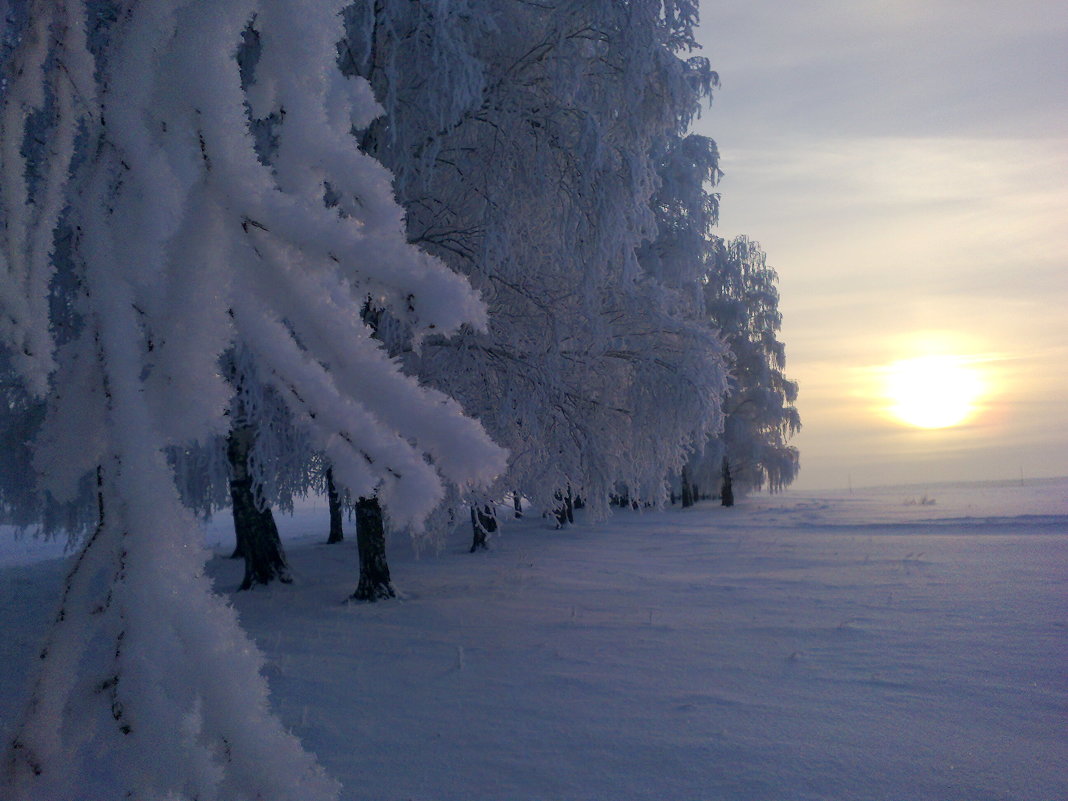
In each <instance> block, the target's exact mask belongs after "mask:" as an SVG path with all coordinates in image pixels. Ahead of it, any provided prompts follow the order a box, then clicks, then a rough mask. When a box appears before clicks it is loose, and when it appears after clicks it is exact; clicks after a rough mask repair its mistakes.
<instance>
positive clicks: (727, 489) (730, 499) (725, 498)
mask: <svg viewBox="0 0 1068 801" xmlns="http://www.w3.org/2000/svg"><path fill="white" fill-rule="evenodd" d="M719 496H720V498H722V500H721V501H720V502H721V503H722V504H723V505H724V506H734V488H733V487H732V486H731V468H730V465H729V464H727V457H726V456H724V457H723V489H722V490H721V491H720V493H719Z"/></svg>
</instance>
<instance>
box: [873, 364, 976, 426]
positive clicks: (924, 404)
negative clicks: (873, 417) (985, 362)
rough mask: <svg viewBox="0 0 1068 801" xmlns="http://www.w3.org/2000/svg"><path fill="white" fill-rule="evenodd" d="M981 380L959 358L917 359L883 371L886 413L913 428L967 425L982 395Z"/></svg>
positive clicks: (970, 365)
mask: <svg viewBox="0 0 1068 801" xmlns="http://www.w3.org/2000/svg"><path fill="white" fill-rule="evenodd" d="M983 391H984V386H983V381H982V377H981V375H980V373H979V371H978V369H976V367H975V365H974V364H973V363H971V361H970V360H969V359H968V358H967V357H963V356H948V355H947V356H921V357H919V358H915V359H905V360H902V361H897V362H894V363H893V364H891V365H890V366H889V367H888V368H887V371H886V396H887V398H888V399H889V400H890V407H889V410H890V413H891V414H893V415H894V417H896V418H898V420H900V421H901V422H903V423H907V424H908V425H911V426H916V427H917V428H949V427H951V426H955V425H960V424H961V423H963V422H965V421H967V420H968V419H969V418H970V417H972V416H973V414H974V413H975V411H976V405H977V402H978V400H979V399H980V397H981V396H982V395H983Z"/></svg>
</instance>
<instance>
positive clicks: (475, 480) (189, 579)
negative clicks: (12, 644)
mask: <svg viewBox="0 0 1068 801" xmlns="http://www.w3.org/2000/svg"><path fill="white" fill-rule="evenodd" d="M696 22H697V6H696V2H689V1H687V0H682V1H681V2H680V1H678V0H673V1H672V2H665V0H632V1H630V2H626V3H621V2H618V0H594V1H593V2H583V3H572V2H568V1H567V0H558V1H556V2H539V3H531V2H527V0H507V1H506V2H499V1H498V0H449V2H445V0H378V2H373V3H372V2H368V1H364V2H357V3H351V2H349V0H323V1H320V2H317V3H314V4H306V3H302V2H298V1H297V0H231V2H227V3H203V2H199V0H25V2H21V3H12V4H10V6H9V11H8V13H7V15H6V19H5V25H6V28H5V35H4V50H3V53H4V58H5V60H6V64H5V73H4V78H3V84H2V90H0V91H2V98H3V107H2V111H0V175H2V176H3V189H2V191H0V215H2V217H0V220H2V229H0V345H2V347H0V371H2V373H3V383H2V391H3V393H4V400H5V406H4V407H3V415H2V431H0V437H2V439H3V440H4V442H5V443H6V444H7V445H8V447H5V448H3V449H2V451H0V459H2V460H3V464H2V465H0V467H2V468H3V474H2V480H0V508H2V512H3V515H4V518H5V520H7V521H8V522H11V523H14V524H17V525H21V526H32V525H37V526H40V527H41V528H42V529H43V530H44V531H46V532H59V531H66V532H68V533H69V534H70V535H71V536H73V537H76V538H81V539H82V540H83V543H82V546H81V551H80V553H79V556H78V558H77V560H76V563H75V566H74V569H73V570H72V572H71V574H70V576H69V577H68V579H67V582H66V587H65V591H64V596H63V599H62V604H61V609H60V612H59V615H58V617H57V620H56V624H55V627H54V630H53V632H52V634H51V637H50V640H49V642H48V644H47V646H46V648H45V650H44V651H43V652H42V654H41V660H40V672H39V676H38V679H37V682H36V685H35V689H34V693H33V697H32V699H31V702H30V705H29V707H28V711H27V713H26V715H25V717H24V719H23V721H22V723H21V725H20V726H19V728H18V730H17V732H16V733H15V735H14V737H13V739H12V740H11V741H10V742H9V744H8V751H7V760H6V765H5V768H4V787H5V788H8V789H9V793H8V794H9V795H10V797H12V798H75V797H111V796H112V795H114V794H115V791H116V788H120V789H121V790H122V791H124V792H129V793H132V794H133V795H136V796H138V797H142V796H143V797H160V798H163V797H169V798H202V799H204V798H227V799H243V798H249V799H252V798H259V799H289V798H305V799H318V798H333V797H336V794H337V788H336V786H335V785H334V783H333V782H332V781H331V780H330V779H329V778H327V777H326V776H324V775H323V774H322V772H321V770H320V769H319V768H318V767H317V765H316V764H315V762H314V759H313V758H312V757H311V756H310V755H308V754H307V753H305V752H304V751H303V749H302V748H301V746H300V744H299V743H298V742H297V741H296V740H295V738H293V737H292V736H291V735H289V734H288V733H286V732H285V731H284V730H283V729H282V728H281V726H280V724H279V723H278V721H277V720H276V719H275V718H274V717H273V716H272V715H271V714H270V712H269V709H268V706H267V702H266V688H265V685H264V683H263V680H262V678H261V677H260V675H259V667H260V663H259V656H258V653H257V652H256V650H255V648H254V647H252V645H251V644H250V643H249V642H248V640H247V638H246V636H245V635H244V634H243V632H242V631H241V630H240V628H239V626H238V624H237V621H236V619H235V617H234V614H233V611H232V610H231V609H230V608H229V607H228V606H227V605H226V604H225V603H224V602H223V601H222V600H221V599H219V598H218V597H217V596H215V595H213V594H212V592H211V590H210V587H209V586H208V582H207V580H206V579H205V578H204V576H203V558H204V557H203V554H202V550H201V548H200V547H199V534H198V531H199V529H198V525H197V521H196V518H197V516H204V515H206V514H211V513H213V512H216V511H218V510H220V509H223V508H230V509H232V513H233V515H234V519H235V525H236V527H237V530H238V543H237V551H238V553H239V555H241V556H243V557H244V558H245V560H246V568H247V569H246V576H245V582H244V585H243V586H252V585H254V584H256V583H265V582H267V581H271V580H274V579H282V580H285V579H286V578H287V575H286V568H285V561H284V556H283V555H282V553H281V545H280V543H279V542H278V539H277V532H276V531H273V521H272V520H271V516H270V508H271V506H275V507H282V508H285V507H286V506H288V505H290V504H291V503H292V500H293V498H294V497H295V496H299V495H303V494H306V493H309V492H323V493H326V494H327V495H328V496H329V497H331V499H332V501H333V506H334V511H335V515H334V517H335V520H334V522H335V523H338V524H339V523H340V510H341V506H342V505H351V506H352V507H354V508H355V510H356V516H357V522H358V529H359V532H360V534H363V535H365V539H364V540H363V541H361V545H360V553H361V562H362V563H363V567H364V570H365V575H364V576H362V577H361V582H360V585H359V586H358V587H357V593H356V594H357V595H358V596H360V597H368V598H373V597H376V596H379V595H383V594H388V571H386V574H385V577H384V578H383V577H382V576H381V575H380V574H379V575H377V576H376V575H375V574H374V571H373V570H372V568H373V567H374V566H375V565H376V563H377V562H376V560H377V561H381V567H383V568H384V560H383V559H382V554H381V550H380V544H381V536H382V529H383V520H384V518H385V520H386V521H388V523H389V525H390V526H391V527H393V528H395V529H397V530H408V531H410V532H412V533H413V534H414V535H422V534H425V533H426V532H434V531H436V530H440V529H441V528H442V527H443V526H445V525H448V524H449V522H450V521H455V520H459V519H463V518H466V516H467V514H466V513H467V512H468V511H471V512H472V514H471V519H472V521H473V522H474V524H475V528H476V532H477V531H478V530H479V529H481V530H482V531H483V532H485V531H486V529H487V528H488V527H489V526H491V525H493V522H492V521H491V520H488V519H486V520H483V519H482V518H483V512H484V510H485V509H486V508H487V506H490V505H491V504H493V503H494V502H495V501H497V500H499V499H501V498H503V497H504V496H505V495H506V494H512V495H513V496H514V497H516V498H519V497H525V498H528V499H530V500H531V501H533V502H534V503H535V504H538V505H539V506H542V507H544V508H553V507H554V506H557V505H559V504H560V503H561V501H562V499H564V498H571V497H573V496H574V495H580V496H581V497H582V498H583V499H584V501H585V502H586V504H587V506H588V507H589V509H590V511H591V513H592V514H594V515H602V514H604V513H606V511H607V508H608V500H609V498H610V497H611V496H613V495H616V494H619V493H620V492H625V493H626V494H627V495H628V497H630V498H632V499H634V500H635V501H639V502H648V503H654V504H655V503H662V502H663V501H664V500H665V498H666V497H667V496H668V494H669V493H672V492H674V490H675V488H676V485H677V484H678V482H679V481H681V482H682V485H683V489H684V494H685V489H686V487H687V486H689V485H690V484H691V483H692V482H695V481H702V482H704V483H705V486H708V485H709V483H708V482H709V479H707V478H706V474H707V473H708V472H709V471H710V470H712V469H717V470H722V471H723V472H724V473H725V474H729V475H731V477H732V478H733V481H734V482H735V486H738V485H745V486H759V485H760V484H762V483H765V482H766V483H768V484H769V485H770V486H771V487H772V488H773V489H775V488H779V487H781V486H784V485H785V484H787V483H789V481H790V480H791V479H792V478H793V475H794V474H795V473H796V470H797V454H796V450H794V449H792V448H790V447H789V446H787V445H786V444H785V441H786V438H787V436H788V435H789V433H791V432H792V431H793V430H795V429H796V427H797V425H798V422H797V416H796V411H794V409H793V406H792V403H793V400H794V397H795V395H796V386H795V385H794V384H792V383H791V382H789V381H787V380H786V379H785V378H784V377H783V374H782V345H781V343H779V342H778V340H777V336H776V334H777V330H778V324H779V318H778V311H777V294H776V291H775V287H774V284H775V276H774V273H773V272H772V271H770V270H769V269H768V268H767V267H766V266H765V264H764V257H763V254H762V253H761V252H760V250H759V248H758V247H757V246H756V245H755V244H754V243H751V242H749V241H748V240H745V239H740V240H736V241H735V242H731V243H726V242H724V241H722V240H720V239H718V238H717V237H716V236H715V235H714V234H713V233H712V228H713V225H714V223H715V220H716V215H717V211H718V198H717V196H716V195H715V194H714V193H713V191H712V187H713V185H714V183H715V181H716V180H717V179H718V177H719V170H718V165H717V160H718V155H717V151H716V148H715V145H714V143H712V142H711V140H708V139H707V138H703V137H698V136H694V135H688V134H687V129H688V126H689V124H690V122H691V121H692V119H693V117H694V115H695V114H697V113H698V111H699V109H700V107H701V104H702V103H703V102H704V101H705V100H706V99H707V98H708V96H709V95H710V93H711V91H712V90H713V88H714V87H715V84H716V75H715V73H714V72H712V71H711V69H710V67H709V64H708V62H707V61H706V60H705V59H703V58H699V57H694V56H692V55H691V51H692V50H693V49H694V47H695V42H694V38H693V29H694V26H695V24H696ZM691 494H692V493H691ZM372 535H373V536H372ZM339 536H340V533H339V531H337V530H335V537H334V538H335V539H336V538H338V537H339ZM148 766H151V768H149V767H148Z"/></svg>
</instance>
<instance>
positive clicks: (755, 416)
mask: <svg viewBox="0 0 1068 801" xmlns="http://www.w3.org/2000/svg"><path fill="white" fill-rule="evenodd" d="M777 281H778V275H777V274H776V273H775V271H774V270H773V269H771V268H770V267H768V266H767V258H766V256H765V254H764V251H763V250H761V248H760V245H759V244H757V243H756V242H754V241H752V240H751V239H749V238H747V237H744V236H740V237H737V238H735V239H733V240H731V241H729V242H725V241H722V240H720V241H718V242H716V246H715V248H714V250H713V259H712V261H711V263H710V265H709V272H708V276H707V281H706V283H705V285H704V287H705V303H706V307H707V311H708V315H709V319H710V321H711V323H712V325H714V326H716V327H717V328H718V329H719V331H720V333H721V335H722V336H723V338H724V340H725V341H726V343H727V346H728V347H729V348H730V361H731V378H730V389H729V392H728V395H727V398H726V400H725V401H724V410H725V412H726V419H725V421H724V430H723V433H722V434H721V435H720V436H719V437H716V438H715V439H713V440H711V441H710V442H709V443H708V444H707V445H706V447H705V451H704V453H703V454H702V456H701V457H700V459H698V460H697V464H696V466H695V469H696V470H697V471H698V472H699V473H700V474H701V475H702V483H705V482H707V483H708V485H710V486H715V485H717V484H719V482H720V481H721V480H722V485H723V486H729V487H730V488H731V489H732V491H733V492H732V494H733V495H737V494H738V493H739V491H741V492H742V493H744V492H746V491H748V490H755V489H760V488H761V487H763V486H767V487H768V488H769V489H770V490H771V491H772V492H777V491H779V490H781V489H783V488H785V487H786V486H787V485H789V484H790V482H792V481H793V480H794V478H795V477H796V476H797V472H798V469H799V464H800V463H799V456H798V450H797V448H796V447H794V446H792V445H789V444H787V443H788V441H789V438H790V436H791V435H793V434H795V433H797V431H799V430H800V428H801V418H800V416H799V415H798V412H797V408H796V407H795V406H794V403H795V401H796V400H797V391H798V387H797V382H795V381H791V380H790V379H788V378H786V376H785V374H784V373H783V370H784V368H785V365H786V349H785V346H784V345H783V343H782V342H781V341H780V340H779V338H778V333H779V328H780V326H781V324H782V315H781V313H780V312H779V292H778V289H777V288H776V283H777ZM723 491H724V492H725V490H723Z"/></svg>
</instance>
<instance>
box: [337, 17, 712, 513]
mask: <svg viewBox="0 0 1068 801" xmlns="http://www.w3.org/2000/svg"><path fill="white" fill-rule="evenodd" d="M461 6H462V11H461V10H460V8H461ZM448 12H452V13H448ZM695 20H696V4H693V3H663V2H660V0H643V1H642V2H634V3H619V2H615V1H614V0H611V1H609V0H600V1H599V2H592V3H571V2H548V3H537V4H534V3H527V2H520V1H519V0H508V1H507V2H503V3H500V2H488V0H487V1H485V2H479V1H478V0H468V2H466V3H463V4H457V3H450V4H446V3H442V2H436V1H435V0H422V1H421V2H412V3H404V4H390V3H386V4H381V5H379V6H376V7H375V13H374V19H373V25H372V31H373V35H372V36H370V37H365V38H363V39H361V38H359V37H356V36H351V35H350V37H349V40H348V43H347V44H348V48H347V51H346V53H345V56H346V58H347V59H348V61H347V63H348V65H349V68H350V69H352V70H353V71H355V72H358V73H359V74H362V75H366V76H367V77H368V78H369V79H370V81H371V83H372V85H373V86H374V87H375V90H376V93H377V95H378V97H379V98H380V100H381V101H382V103H383V104H384V106H385V108H386V112H387V113H386V114H385V115H384V116H383V117H382V118H381V119H380V120H378V121H377V122H376V123H375V125H373V126H371V127H370V128H369V129H368V131H367V133H366V135H365V143H366V145H367V147H368V148H369V149H370V150H371V151H372V152H374V153H376V154H378V155H379V156H380V157H381V158H382V159H383V161H384V162H385V163H386V164H388V165H389V166H390V167H391V169H393V171H394V172H395V174H396V175H397V187H398V195H399V197H400V198H401V200H402V201H403V202H404V204H405V207H406V209H407V211H408V233H409V237H410V238H411V239H412V241H414V242H417V243H419V244H421V245H423V246H424V247H427V248H428V249H430V250H431V251H432V252H434V253H436V254H437V255H439V256H441V258H442V259H444V260H445V261H446V262H448V263H449V264H450V265H452V266H454V267H455V269H457V270H458V271H460V272H462V273H464V274H465V275H467V276H468V277H469V278H470V279H471V282H472V284H473V285H474V286H476V287H477V288H478V289H479V290H480V291H481V293H482V296H483V297H484V298H485V299H486V301H487V303H488V306H489V326H488V331H486V332H479V331H476V330H473V329H464V330H462V331H461V333H460V335H459V336H456V337H451V338H449V339H445V338H440V337H431V338H428V339H427V340H426V341H425V343H424V346H423V349H422V351H421V353H419V354H414V353H413V354H409V355H408V356H407V359H408V361H409V363H411V364H413V365H416V367H417V369H418V370H419V373H420V375H421V376H423V378H424V379H425V380H426V381H428V382H429V383H431V384H432V385H434V386H437V387H439V388H442V389H444V390H445V391H447V392H448V393H449V394H451V395H453V396H455V397H457V398H459V399H460V400H461V401H462V403H463V404H464V407H465V409H467V410H468V412H469V413H471V414H472V415H473V416H475V417H476V418H478V419H479V420H481V421H482V422H483V423H484V424H485V425H486V427H487V429H488V430H489V431H490V432H491V434H492V435H493V436H494V438H495V439H496V440H497V441H499V442H501V443H502V444H504V445H506V446H507V447H508V448H509V449H510V451H511V453H512V459H511V462H510V464H509V470H508V472H507V474H506V475H505V476H504V477H503V478H502V479H501V481H500V483H499V484H498V485H497V487H496V488H495V490H494V491H493V493H492V494H494V495H496V496H497V497H501V496H503V494H504V493H506V492H518V493H519V494H521V495H522V496H524V497H527V498H530V499H532V500H533V501H535V502H536V503H538V504H539V505H541V506H543V507H547V508H548V507H552V506H554V505H555V503H556V496H557V493H563V492H564V491H565V490H566V488H567V487H568V486H570V487H572V489H573V490H574V491H575V492H578V493H580V494H581V495H583V496H584V497H586V498H588V499H589V501H590V503H591V506H592V507H593V510H594V511H595V512H603V511H604V510H605V508H606V503H607V498H608V495H609V493H610V492H611V491H612V489H613V487H614V486H615V485H616V484H617V483H619V482H623V483H626V484H627V485H628V487H630V489H631V493H632V495H634V496H635V497H640V498H646V499H659V497H660V496H661V495H662V493H663V489H664V476H665V475H666V474H667V472H668V471H669V470H671V469H678V467H679V466H680V465H681V462H682V461H683V459H684V456H685V454H686V452H687V448H688V447H690V446H691V445H692V444H693V443H694V442H695V441H700V440H701V439H703V437H704V436H705V434H707V433H708V432H709V431H714V430H716V429H717V428H718V425H719V422H720V419H719V407H718V399H719V397H720V395H721V390H722V386H723V377H724V372H723V368H722V364H721V362H720V345H719V343H718V340H716V338H715V336H714V335H712V334H711V333H710V332H709V331H708V330H707V326H703V325H694V324H692V321H690V320H681V319H680V318H679V317H678V316H677V315H676V313H675V312H676V308H675V307H676V305H677V301H678V299H677V297H676V295H677V293H676V292H675V291H674V290H673V289H672V288H671V287H667V286H665V285H664V284H663V283H662V282H660V281H659V280H657V278H656V277H654V276H653V275H651V274H649V273H647V272H646V271H644V270H643V269H642V265H641V264H640V263H639V260H638V257H637V250H638V249H639V247H640V246H641V243H642V241H643V240H645V239H651V238H654V237H655V225H656V218H655V215H654V213H653V210H652V209H651V207H650V198H651V197H652V195H653V193H654V191H655V190H656V188H657V186H658V183H659V176H658V169H657V168H658V164H657V158H658V154H659V153H660V152H661V151H662V150H663V149H664V148H665V146H666V144H665V143H666V142H667V141H668V140H669V139H670V138H671V137H674V136H677V135H678V134H679V132H680V131H682V130H684V128H685V126H686V125H687V124H688V123H689V120H690V117H691V116H692V115H693V113H694V112H695V111H696V109H697V107H698V104H699V102H700V100H701V98H702V97H703V96H704V95H705V94H706V93H707V91H708V90H709V88H710V86H711V83H712V81H713V79H714V75H713V74H712V73H711V71H710V70H709V69H708V65H707V62H705V61H704V60H703V59H689V60H684V59H681V58H680V57H679V56H678V54H677V53H678V51H680V50H683V49H685V48H687V47H689V46H691V45H692V44H693V40H692V26H693V24H694V22H695ZM402 59H403V60H404V62H403V63H411V64H414V65H415V68H414V69H413V70H411V71H408V70H398V69H397V64H398V63H402V61H401V60H402ZM470 500H472V501H474V502H476V503H477V502H478V499H477V498H472V499H470Z"/></svg>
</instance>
